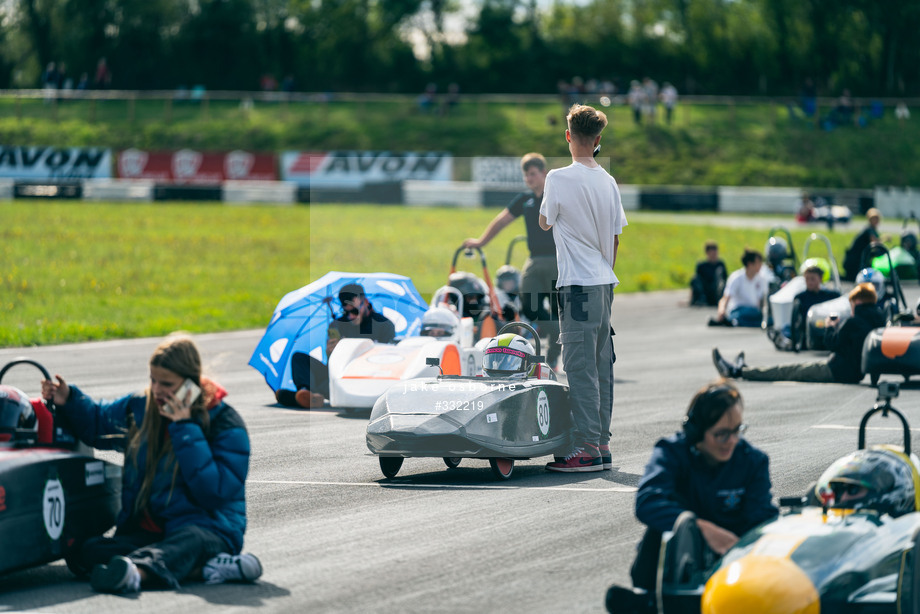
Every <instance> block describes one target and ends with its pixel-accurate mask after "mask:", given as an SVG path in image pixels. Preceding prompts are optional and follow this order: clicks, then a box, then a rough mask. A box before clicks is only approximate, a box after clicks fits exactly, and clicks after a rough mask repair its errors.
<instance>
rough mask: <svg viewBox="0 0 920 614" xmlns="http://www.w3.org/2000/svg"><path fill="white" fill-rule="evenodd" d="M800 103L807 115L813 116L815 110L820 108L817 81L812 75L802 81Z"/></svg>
mask: <svg viewBox="0 0 920 614" xmlns="http://www.w3.org/2000/svg"><path fill="white" fill-rule="evenodd" d="M800 104H801V106H802V113H804V114H805V117H813V116H814V114H815V111H817V110H818V92H817V90H816V89H815V82H814V81H812V79H811V78H810V77H809V78H806V79H805V81H804V83H802V95H801V101H800Z"/></svg>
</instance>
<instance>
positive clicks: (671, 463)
mask: <svg viewBox="0 0 920 614" xmlns="http://www.w3.org/2000/svg"><path fill="white" fill-rule="evenodd" d="M770 488H771V484H770V472H769V459H768V458H767V455H766V454H764V453H763V452H761V451H760V450H758V449H757V448H755V447H754V446H752V445H751V444H749V443H748V442H747V441H745V440H744V439H742V440H740V441H739V442H738V445H737V446H736V447H735V453H734V454H733V455H732V457H731V459H730V460H728V461H727V462H725V463H721V464H719V465H717V466H714V467H713V466H710V465H709V464H708V463H707V462H706V459H705V458H704V457H703V455H702V454H700V453H699V452H698V451H697V450H696V448H695V447H694V446H691V445H690V443H689V442H688V441H687V438H686V436H685V435H684V434H683V433H677V434H675V435H672V436H671V437H667V438H664V439H660V440H658V443H656V444H655V449H654V450H653V451H652V456H651V458H650V459H649V461H648V464H647V465H646V466H645V474H644V475H643V476H642V479H641V480H639V491H638V493H637V494H636V517H637V518H638V519H639V520H640V521H641V522H642V523H643V524H645V525H647V526H648V527H649V529H653V530H655V531H657V532H658V533H663V532H664V531H670V530H671V528H672V527H673V526H674V521H675V520H677V517H678V516H679V515H680V514H681V512H683V511H685V510H690V511H692V512H693V513H695V514H696V515H697V517H698V518H702V519H704V520H709V521H710V522H713V523H715V524H717V525H719V526H720V527H722V528H724V529H728V530H729V531H731V532H732V533H734V534H735V535H738V536H741V535H743V534H744V533H746V532H747V531H749V530H751V529H753V528H754V527H756V526H757V525H759V524H760V523H762V522H763V521H765V520H769V519H771V518H775V517H776V515H777V513H778V510H777V509H776V506H774V505H773V501H772V495H771V493H770Z"/></svg>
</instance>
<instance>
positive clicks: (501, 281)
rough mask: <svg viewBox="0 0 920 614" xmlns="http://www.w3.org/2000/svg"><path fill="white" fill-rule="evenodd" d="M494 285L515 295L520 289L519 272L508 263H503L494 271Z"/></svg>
mask: <svg viewBox="0 0 920 614" xmlns="http://www.w3.org/2000/svg"><path fill="white" fill-rule="evenodd" d="M495 285H496V287H497V288H498V289H499V290H502V291H504V292H506V293H508V294H510V295H514V296H516V295H517V294H518V293H519V292H520V291H521V272H520V271H518V270H517V269H516V268H514V267H513V266H511V265H510V264H503V265H502V266H500V267H498V270H497V271H496V272H495Z"/></svg>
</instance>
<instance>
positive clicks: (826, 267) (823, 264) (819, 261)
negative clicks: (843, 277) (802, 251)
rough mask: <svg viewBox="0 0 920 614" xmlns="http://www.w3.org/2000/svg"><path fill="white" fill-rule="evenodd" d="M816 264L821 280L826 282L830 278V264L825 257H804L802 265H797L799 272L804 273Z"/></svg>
mask: <svg viewBox="0 0 920 614" xmlns="http://www.w3.org/2000/svg"><path fill="white" fill-rule="evenodd" d="M813 266H816V267H818V268H819V269H821V281H822V282H827V281H828V280H829V279H830V278H831V265H830V263H829V262H828V261H827V258H806V259H805V262H803V263H802V266H800V267H799V273H801V274H802V275H804V274H805V271H806V270H808V269H810V268H811V267H813Z"/></svg>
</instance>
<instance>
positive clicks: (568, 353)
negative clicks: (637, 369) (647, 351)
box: [559, 284, 613, 446]
mask: <svg viewBox="0 0 920 614" xmlns="http://www.w3.org/2000/svg"><path fill="white" fill-rule="evenodd" d="M612 306H613V285H612V284H607V285H604V286H565V287H562V288H560V289H559V329H560V333H559V341H560V343H562V363H563V365H564V366H565V372H566V377H567V378H568V381H569V405H570V406H571V409H572V421H573V422H574V423H575V445H576V446H581V445H582V444H586V443H587V444H591V445H593V446H597V445H606V444H609V443H610V419H611V417H612V415H613V339H612V337H611V332H612V328H611V326H610V312H611V308H612Z"/></svg>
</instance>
